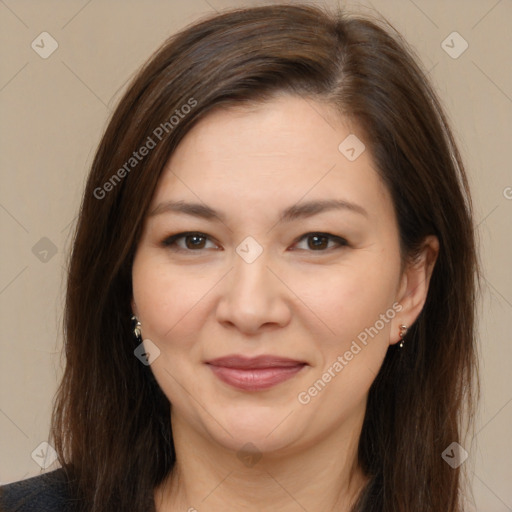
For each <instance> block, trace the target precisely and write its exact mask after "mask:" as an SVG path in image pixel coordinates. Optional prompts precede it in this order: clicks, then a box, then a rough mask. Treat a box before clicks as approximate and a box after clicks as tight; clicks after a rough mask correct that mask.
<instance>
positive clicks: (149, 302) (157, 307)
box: [132, 251, 211, 342]
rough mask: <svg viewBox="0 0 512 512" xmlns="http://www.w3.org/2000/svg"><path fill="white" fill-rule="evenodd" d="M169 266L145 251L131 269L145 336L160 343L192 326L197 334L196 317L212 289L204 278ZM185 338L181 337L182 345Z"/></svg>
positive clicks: (183, 332)
mask: <svg viewBox="0 0 512 512" xmlns="http://www.w3.org/2000/svg"><path fill="white" fill-rule="evenodd" d="M168 266H169V265H168V264H166V263H165V262H164V263H162V262H159V261H158V260H157V259H155V258H152V257H151V256H150V255H148V254H147V253H146V254H145V253H144V252H143V251H142V252H141V253H140V255H138V256H137V257H136V259H135V261H134V264H133V270H132V282H133V298H134V301H135V304H136V307H137V311H138V313H139V320H140V321H141V323H142V332H143V335H144V337H145V338H146V337H147V338H150V339H154V340H155V341H157V342H164V341H165V340H166V339H169V338H170V337H171V336H174V335H175V333H176V332H178V331H179V332H180V333H181V334H185V331H186V328H187V325H188V324H189V323H190V324H191V326H190V327H191V328H194V326H195V330H196V331H197V321H195V322H194V321H193V317H194V315H197V314H198V312H199V311H200V308H198V307H197V306H198V305H200V301H201V299H202V298H203V297H204V296H205V294H206V293H207V291H208V289H209V288H210V287H211V283H210V281H209V280H207V279H206V278H205V277H204V276H203V277H201V276H199V275H198V277H197V278H195V277H193V276H191V275H190V274H189V273H186V272H176V271H174V272H170V271H169V269H168ZM209 283H210V286H209ZM186 338H187V336H186V335H185V336H183V335H180V336H179V339H180V342H185V340H186Z"/></svg>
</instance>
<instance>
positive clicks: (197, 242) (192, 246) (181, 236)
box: [162, 232, 217, 252]
mask: <svg viewBox="0 0 512 512" xmlns="http://www.w3.org/2000/svg"><path fill="white" fill-rule="evenodd" d="M182 241H184V243H183V242H182ZM208 242H210V243H212V244H213V242H211V240H210V239H209V237H208V236H207V235H205V234H204V233H195V232H187V233H178V234H176V235H172V236H170V237H167V238H166V239H165V240H163V241H162V245H163V246H164V247H167V248H170V249H171V250H173V251H189V252H193V251H199V250H202V249H207V248H208V247H206V244H207V243H208ZM213 245H214V248H216V247H217V246H216V245H215V244H213Z"/></svg>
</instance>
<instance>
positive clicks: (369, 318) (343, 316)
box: [295, 254, 399, 350]
mask: <svg viewBox="0 0 512 512" xmlns="http://www.w3.org/2000/svg"><path fill="white" fill-rule="evenodd" d="M395 260H396V258H391V257H390V256H389V255H388V262H387V263H386V261H385V260H382V259H381V258H380V257H377V255H374V254H367V255H365V257H364V258H363V257H361V258H358V260H357V264H355V263H354V264H347V265H344V266H340V267H337V268H330V269H325V270H324V272H323V273H321V272H317V273H316V275H315V276H314V278H313V277H311V278H307V279H305V278H304V277H300V276H297V281H296V283H297V284H296V288H295V290H297V295H298V296H299V297H300V298H301V299H302V300H303V302H304V304H305V305H307V306H308V307H309V308H310V309H311V311H313V312H314V313H315V314H316V315H317V316H318V318H319V319H320V320H321V321H322V322H321V323H322V325H323V326H324V327H325V329H324V333H325V334H326V336H324V337H323V339H321V340H320V339H319V340H318V344H319V345H320V344H321V345H323V346H324V347H326V346H327V347H329V348H332V350H339V349H340V348H343V347H344V346H345V345H346V344H348V345H350V342H351V341H352V340H353V339H356V338H357V336H358V335H359V334H360V333H361V332H365V329H368V328H370V327H372V326H374V325H375V323H376V322H378V321H379V318H381V316H380V315H382V314H384V315H385V314H386V313H387V312H388V313H389V314H388V317H390V316H391V315H392V314H394V310H393V309H392V305H393V302H394V299H395V289H396V283H397V280H398V273H399V261H398V260H397V261H395ZM354 261H355V259H354ZM322 274H323V275H322ZM299 283H300V285H299ZM303 307H305V306H303ZM390 310H391V311H390ZM393 316H394V315H393ZM388 317H387V318H386V320H389V318H388ZM381 323H382V322H379V323H378V325H377V327H378V328H379V329H378V330H379V331H382V333H381V332H379V336H380V335H381V336H382V338H383V339H386V341H387V337H386V336H387V333H388V332H389V323H388V322H385V324H384V326H382V325H381ZM372 332H373V331H372ZM363 337H364V335H363ZM320 341H321V343H320Z"/></svg>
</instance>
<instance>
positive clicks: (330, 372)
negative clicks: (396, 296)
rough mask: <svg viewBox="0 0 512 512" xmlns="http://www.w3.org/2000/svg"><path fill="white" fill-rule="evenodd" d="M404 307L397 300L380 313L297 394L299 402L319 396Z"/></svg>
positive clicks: (303, 403) (304, 402)
mask: <svg viewBox="0 0 512 512" xmlns="http://www.w3.org/2000/svg"><path fill="white" fill-rule="evenodd" d="M402 309H403V306H402V305H401V304H399V303H398V302H395V303H394V304H393V306H392V307H390V308H389V309H388V310H387V311H386V312H385V313H382V314H381V315H380V317H379V320H377V321H376V322H375V323H374V324H373V325H372V326H371V327H367V328H366V329H364V330H363V331H361V332H360V333H359V334H358V335H357V341H356V340H352V343H351V345H350V348H349V349H348V350H346V351H345V352H344V353H343V355H339V356H338V357H337V358H336V360H335V361H333V362H332V364H331V365H329V367H328V368H327V369H326V370H325V372H324V373H323V374H322V376H321V377H320V378H319V379H317V380H316V381H315V382H314V383H313V384H312V385H311V386H310V387H309V388H308V389H307V390H305V391H301V392H300V393H299V394H298V395H297V399H298V401H299V403H301V404H302V405H307V404H309V403H310V402H311V400H312V399H313V398H315V397H316V396H318V394H319V393H321V392H322V391H323V390H324V389H325V387H326V386H327V384H329V382H331V381H332V380H333V379H334V378H335V377H336V376H337V375H338V374H339V373H340V372H341V371H342V370H343V369H344V368H345V366H347V365H348V364H349V362H350V361H352V359H354V356H356V355H357V354H359V352H361V350H362V349H363V348H364V347H365V346H366V345H368V341H369V340H368V337H370V338H371V339H373V338H374V337H375V336H377V334H379V332H380V331H381V330H382V329H384V327H385V326H386V324H388V323H389V322H390V321H391V320H393V318H395V316H396V314H397V313H399V312H400V311H402ZM358 341H359V343H358ZM361 345H362V346H361Z"/></svg>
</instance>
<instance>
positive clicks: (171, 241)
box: [162, 231, 349, 253]
mask: <svg viewBox="0 0 512 512" xmlns="http://www.w3.org/2000/svg"><path fill="white" fill-rule="evenodd" d="M191 236H196V237H199V238H206V239H208V240H210V237H209V236H208V235H206V234H205V233H201V232H199V231H185V232H183V233H177V234H175V235H171V236H169V237H167V238H165V239H164V240H163V241H162V246H163V247H165V248H168V249H171V250H172V251H175V252H188V253H191V252H202V251H203V250H204V249H203V248H201V249H197V250H194V249H184V248H182V247H179V246H177V245H176V242H177V240H180V239H181V238H186V237H191ZM314 236H316V237H320V238H327V239H329V240H330V241H334V242H336V243H337V244H338V247H334V248H333V247H330V248H327V249H320V250H317V251H315V250H308V249H304V250H307V251H308V252H324V253H325V252H329V250H330V249H340V248H342V247H347V246H348V245H349V244H348V242H347V240H345V239H344V238H342V237H340V236H336V235H331V234H330V233H321V232H316V231H315V232H310V233H305V234H304V235H302V236H300V237H299V238H298V239H297V240H296V241H295V242H294V245H295V244H297V243H299V242H301V241H302V240H304V239H307V238H309V237H314ZM210 241H211V240H210ZM299 250H302V249H299Z"/></svg>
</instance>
